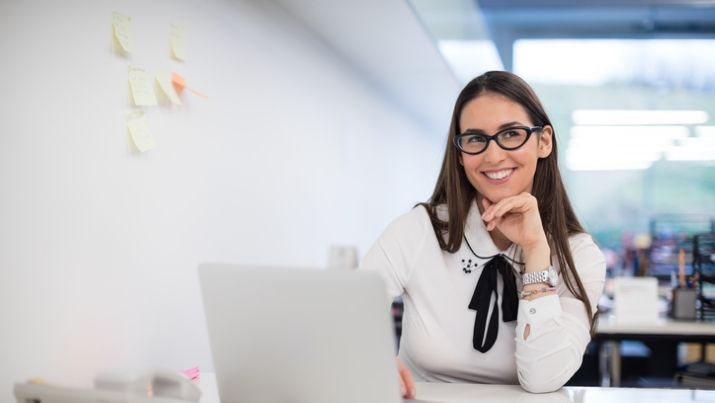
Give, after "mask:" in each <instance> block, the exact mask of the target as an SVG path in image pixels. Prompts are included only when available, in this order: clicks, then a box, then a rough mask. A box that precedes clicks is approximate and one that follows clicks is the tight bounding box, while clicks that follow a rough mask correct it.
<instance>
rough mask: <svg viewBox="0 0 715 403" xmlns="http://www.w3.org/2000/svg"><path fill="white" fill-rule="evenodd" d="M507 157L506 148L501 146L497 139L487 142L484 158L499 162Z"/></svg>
mask: <svg viewBox="0 0 715 403" xmlns="http://www.w3.org/2000/svg"><path fill="white" fill-rule="evenodd" d="M505 157H506V150H504V149H502V148H501V147H499V144H497V142H496V141H495V140H492V141H490V142H489V144H487V149H486V150H484V160H485V161H487V162H499V161H501V160H503V159H504V158H505Z"/></svg>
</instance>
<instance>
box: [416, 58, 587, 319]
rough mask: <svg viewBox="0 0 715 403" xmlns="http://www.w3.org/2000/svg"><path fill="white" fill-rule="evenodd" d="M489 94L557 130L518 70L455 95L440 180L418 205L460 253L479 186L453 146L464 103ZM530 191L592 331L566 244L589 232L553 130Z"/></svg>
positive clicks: (446, 245) (444, 244) (449, 247)
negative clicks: (567, 184)
mask: <svg viewBox="0 0 715 403" xmlns="http://www.w3.org/2000/svg"><path fill="white" fill-rule="evenodd" d="M485 92H492V93H497V94H501V95H504V96H506V97H507V98H509V99H511V100H512V101H514V102H517V103H518V104H520V105H521V106H522V107H523V108H524V109H525V110H526V112H527V114H528V115H529V117H530V118H531V120H532V123H533V124H534V125H535V126H547V125H548V126H551V127H552V129H553V125H552V124H551V120H550V119H549V117H548V116H547V115H546V112H545V111H544V107H543V106H542V105H541V101H539V98H538V97H537V96H536V93H534V90H532V89H531V87H530V86H529V85H528V84H527V83H526V82H525V81H524V80H522V79H521V78H520V77H518V76H517V75H515V74H512V73H509V72H505V71H489V72H487V73H484V74H482V75H481V76H479V77H477V78H475V79H473V80H472V81H470V82H469V83H468V84H467V85H466V86H465V87H464V89H463V90H462V92H461V93H460V94H459V96H458V97H457V101H456V103H455V105H454V111H453V112H452V122H451V124H450V126H449V137H448V139H447V147H446V150H445V153H444V160H443V161H442V168H441V170H440V173H439V177H438V178H437V184H436V185H435V188H434V191H433V192H432V196H431V197H430V198H429V200H428V201H427V202H426V203H419V205H422V206H424V207H425V208H426V209H427V212H428V214H429V217H430V221H431V222H432V226H433V227H434V232H435V235H436V236H437V240H438V241H439V246H440V247H441V248H442V249H443V250H445V251H447V252H450V253H454V252H457V250H459V248H460V246H461V245H462V238H464V226H465V224H466V221H467V214H468V213H469V208H470V204H471V203H473V200H475V198H476V196H477V191H476V189H474V187H473V186H472V184H471V183H470V182H469V180H468V179H467V176H466V174H465V173H464V169H463V168H462V166H461V165H460V164H459V151H458V150H457V148H456V147H455V146H454V143H453V139H454V138H455V136H456V135H458V134H459V133H460V131H461V130H460V127H459V118H460V116H461V114H462V109H463V108H464V105H466V104H467V102H469V101H471V100H472V99H475V98H477V97H478V96H479V95H481V94H483V93H485ZM492 147H494V145H492ZM531 194H532V195H533V196H534V197H535V198H536V200H537V202H538V205H539V214H540V215H541V222H542V224H543V226H544V231H545V233H546V237H547V239H548V240H549V245H550V247H551V250H552V253H553V254H555V255H556V259H557V260H558V263H559V267H560V268H561V276H562V277H563V279H564V282H565V284H566V287H567V288H568V290H569V291H570V292H571V293H572V294H573V295H575V296H576V297H577V298H578V299H579V300H581V301H582V302H583V303H584V305H585V306H586V312H587V313H588V317H589V321H590V323H591V329H592V331H593V311H592V309H591V304H590V302H589V300H588V296H587V295H586V291H585V288H584V286H583V283H582V282H581V278H580V277H579V275H578V272H577V271H576V267H575V265H574V261H573V256H572V255H571V249H570V248H569V242H568V238H569V236H571V235H574V234H578V233H582V232H585V230H584V229H583V227H582V226H581V224H580V223H579V221H578V219H577V218H576V214H575V213H574V211H573V208H572V207H571V202H570V201H569V198H568V196H567V195H566V190H565V188H564V184H563V181H562V180H561V174H560V173H559V165H558V154H557V147H556V132H555V131H554V132H553V135H552V149H551V154H550V155H549V156H548V157H546V158H539V160H538V162H537V163H536V172H535V174H534V181H533V185H532V190H531ZM444 204H446V205H447V214H448V219H447V221H444V220H441V219H440V218H439V217H438V216H437V206H438V205H444Z"/></svg>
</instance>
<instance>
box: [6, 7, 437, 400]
mask: <svg viewBox="0 0 715 403" xmlns="http://www.w3.org/2000/svg"><path fill="white" fill-rule="evenodd" d="M113 10H117V11H120V12H123V13H125V14H127V15H129V16H131V17H132V18H133V25H132V33H133V38H134V47H135V51H134V53H133V54H132V55H131V56H130V57H129V58H123V57H120V56H118V55H117V54H116V53H115V52H113V50H112V42H111V28H110V19H111V12H112V11H113ZM172 20H178V21H180V22H182V23H184V25H185V26H186V30H187V39H186V43H187V48H188V53H189V59H188V61H187V62H186V63H185V64H180V63H178V62H175V61H173V60H171V59H170V58H169V56H168V29H169V22H170V21H172ZM0 55H1V56H0V57H1V58H2V64H1V65H2V73H3V74H0V102H1V104H0V106H1V107H0V191H1V192H2V193H1V197H0V273H1V274H2V277H0V304H1V306H2V309H0V401H4V400H7V399H10V396H11V384H12V382H15V381H23V380H25V379H26V378H28V377H31V376H41V377H44V378H46V379H47V380H49V381H53V382H59V383H67V384H73V385H89V383H90V381H91V379H92V376H93V375H94V374H95V373H96V372H97V371H99V370H102V369H107V368H118V367H121V368H147V367H153V366H163V367H169V368H176V369H181V368H187V367H191V366H194V365H199V366H200V367H202V368H203V369H204V370H210V369H211V362H210V355H209V346H208V339H207V336H206V332H205V329H204V327H203V326H204V323H203V313H202V307H201V302H200V294H199V289H198V283H197V274H196V267H197V264H198V263H199V262H202V261H226V262H256V263H262V264H293V265H303V266H318V265H324V263H325V259H326V255H327V248H328V245H330V244H333V243H349V244H355V245H357V246H358V247H359V250H360V253H361V254H362V253H364V252H365V250H366V249H367V248H368V247H369V246H370V244H371V243H372V241H373V240H374V239H375V238H376V237H377V236H378V234H379V232H380V231H381V230H382V229H383V228H384V226H385V225H387V223H388V222H389V221H390V220H391V219H392V218H394V217H395V216H396V215H397V214H400V213H401V212H404V211H406V210H408V209H409V208H410V207H411V206H412V205H413V204H414V203H415V202H417V201H421V200H424V199H426V198H427V197H428V195H429V193H430V191H431V189H432V186H433V184H434V180H435V177H436V174H437V170H438V165H439V162H440V159H441V153H442V146H443V144H442V143H443V141H444V140H443V135H442V133H427V132H426V131H425V130H423V129H421V128H420V127H419V126H417V125H416V124H415V123H413V121H411V120H410V118H409V115H408V114H406V113H404V112H403V110H402V109H401V108H400V107H399V106H397V105H394V104H391V103H389V102H388V101H385V99H386V97H384V96H383V94H381V93H379V91H378V90H376V89H373V88H372V87H370V86H369V84H367V83H368V82H369V80H368V79H365V77H362V76H360V74H359V73H356V72H355V71H356V70H354V69H352V68H351V66H350V65H349V64H347V63H346V62H344V61H343V59H341V58H340V57H337V56H336V54H335V53H333V52H332V51H331V50H330V49H329V48H327V47H326V46H325V45H324V42H323V41H321V40H319V39H317V38H315V37H313V36H312V35H311V34H310V32H309V30H308V29H307V28H306V27H305V26H304V25H303V24H301V23H299V22H297V21H295V20H293V19H292V17H290V16H288V15H287V14H286V13H284V12H283V11H282V9H280V8H279V7H276V6H274V5H273V3H271V2H267V1H255V2H250V1H221V0H203V1H196V0H181V1H179V0H174V1H172V0H161V1H151V2H146V1H139V0H134V1H123V2H120V1H79V0H73V1H70V0H67V1H61V2H54V1H44V2H39V1H23V2H12V3H10V2H6V1H3V2H0ZM130 64H134V65H136V66H138V67H143V68H145V69H147V70H148V71H150V72H155V71H156V70H158V69H170V70H176V71H178V72H180V73H182V74H183V75H184V76H185V77H186V79H187V84H188V85H189V86H194V87H196V89H198V90H200V91H203V92H205V93H206V94H207V95H208V96H209V98H208V100H202V99H199V98H196V97H191V96H188V94H185V96H184V98H183V99H184V101H185V105H184V106H183V107H180V108H171V107H168V106H158V107H151V108H148V109H147V119H148V123H149V126H150V128H151V129H152V131H153V132H154V135H155V137H156V140H157V143H158V147H157V148H156V149H155V150H153V151H150V152H149V153H146V154H141V155H139V154H136V153H133V152H132V150H131V148H130V147H129V144H128V138H127V133H126V124H125V115H126V113H127V112H128V111H129V110H131V107H130V105H129V103H128V96H127V67H128V66H129V65H130ZM445 130H446V128H445Z"/></svg>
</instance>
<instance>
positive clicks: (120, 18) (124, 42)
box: [112, 11, 132, 53]
mask: <svg viewBox="0 0 715 403" xmlns="http://www.w3.org/2000/svg"><path fill="white" fill-rule="evenodd" d="M131 23H132V19H131V17H127V16H126V15H123V14H121V13H118V12H116V11H114V12H112V31H114V38H115V39H116V40H117V42H118V43H119V45H120V46H121V47H122V50H124V51H125V52H127V53H131V52H132V38H131V35H130V33H129V27H130V25H131Z"/></svg>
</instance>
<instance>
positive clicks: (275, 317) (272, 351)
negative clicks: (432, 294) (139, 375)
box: [199, 264, 402, 403]
mask: <svg viewBox="0 0 715 403" xmlns="http://www.w3.org/2000/svg"><path fill="white" fill-rule="evenodd" d="M199 277H200V280H201V291H202V294H203V301H204V310H205V312H206V320H207V323H208V330H209V338H210V342H211V351H212V355H213V362H214V367H215V370H216V379H217V383H218V389H219V394H220V396H221V401H222V402H223V403H238V402H242V403H244V402H245V403H252V402H282V403H283V402H286V403H289V402H296V403H304V402H305V403H338V402H346V403H348V402H355V403H358V402H359V403H368V402H369V403H382V402H384V403H399V402H402V398H401V397H400V391H399V385H398V379H397V371H396V368H395V358H394V357H395V339H394V333H393V331H392V321H391V318H390V315H389V302H388V299H387V294H386V292H385V286H384V284H383V283H382V279H381V278H379V276H378V275H377V274H374V273H367V272H347V271H328V270H318V269H298V268H270V267H256V266H244V265H224V264H202V265H201V266H199Z"/></svg>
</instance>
